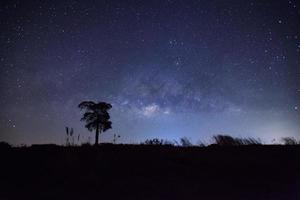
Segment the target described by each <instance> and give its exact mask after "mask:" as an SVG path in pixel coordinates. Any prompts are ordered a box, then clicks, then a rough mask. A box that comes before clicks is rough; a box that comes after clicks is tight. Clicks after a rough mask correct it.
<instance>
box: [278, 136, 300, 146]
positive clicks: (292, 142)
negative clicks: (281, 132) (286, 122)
mask: <svg viewBox="0 0 300 200" xmlns="http://www.w3.org/2000/svg"><path fill="white" fill-rule="evenodd" d="M281 140H282V142H283V144H284V145H297V144H299V143H298V142H297V140H296V139H295V138H294V137H283V138H281Z"/></svg>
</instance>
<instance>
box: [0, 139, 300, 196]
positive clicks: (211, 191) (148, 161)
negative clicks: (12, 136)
mask: <svg viewBox="0 0 300 200" xmlns="http://www.w3.org/2000/svg"><path fill="white" fill-rule="evenodd" d="M0 156H1V165H0V186H1V187H0V199H1V200H2V199H147V200H148V199H172V200H173V199H204V200H210V199H218V200H224V199H226V200H227V199H228V200H234V199H240V200H248V199H251V200H262V199H263V200H299V199H300V146H240V147H206V148H182V147H168V146H141V145H137V146H134V145H114V146H112V145H104V146H100V147H98V148H93V147H58V146H33V147H30V148H10V149H6V148H4V149H1V150H0Z"/></svg>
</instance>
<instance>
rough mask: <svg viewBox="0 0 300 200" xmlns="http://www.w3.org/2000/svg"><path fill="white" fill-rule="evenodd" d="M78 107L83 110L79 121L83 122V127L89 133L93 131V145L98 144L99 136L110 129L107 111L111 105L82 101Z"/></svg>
mask: <svg viewBox="0 0 300 200" xmlns="http://www.w3.org/2000/svg"><path fill="white" fill-rule="evenodd" d="M78 107H79V108H80V109H81V110H82V109H84V110H85V113H84V114H83V117H82V118H81V121H85V122H86V125H85V127H86V128H87V129H88V130H89V131H93V130H95V132H96V135H95V145H98V143H99V134H101V133H102V132H105V131H106V130H108V129H111V128H112V127H111V124H112V123H111V121H109V119H110V116H109V113H108V110H109V109H111V108H112V105H111V104H109V103H106V102H98V103H95V102H93V101H83V102H81V103H80V104H79V105H78Z"/></svg>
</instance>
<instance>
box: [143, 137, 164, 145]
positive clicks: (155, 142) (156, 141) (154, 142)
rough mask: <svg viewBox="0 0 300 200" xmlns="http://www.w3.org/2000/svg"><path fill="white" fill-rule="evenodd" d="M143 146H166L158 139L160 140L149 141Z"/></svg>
mask: <svg viewBox="0 0 300 200" xmlns="http://www.w3.org/2000/svg"><path fill="white" fill-rule="evenodd" d="M142 144H145V145H164V140H162V139H158V138H154V139H147V140H146V141H145V142H143V143H142Z"/></svg>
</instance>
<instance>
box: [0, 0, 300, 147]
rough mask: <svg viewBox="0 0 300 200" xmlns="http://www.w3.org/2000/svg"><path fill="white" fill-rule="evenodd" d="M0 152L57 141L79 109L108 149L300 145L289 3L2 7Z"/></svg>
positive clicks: (297, 44)
mask: <svg viewBox="0 0 300 200" xmlns="http://www.w3.org/2000/svg"><path fill="white" fill-rule="evenodd" d="M0 5H1V6H0V23H1V33H0V45H1V49H0V66H1V67H0V95H1V98H0V103H1V106H2V110H1V113H0V141H1V140H2V141H7V142H10V143H12V144H32V143H57V144H62V143H64V142H65V126H69V127H73V128H74V131H75V134H76V135H77V134H80V135H81V142H86V141H88V140H89V137H90V141H91V142H93V141H94V133H90V132H88V130H86V129H85V128H84V123H83V122H80V118H81V115H82V112H81V111H80V110H79V109H78V107H77V106H78V104H79V103H80V102H81V101H84V100H93V101H105V102H109V103H111V104H112V105H113V108H112V109H111V112H110V113H111V120H112V122H113V129H111V130H109V131H107V132H105V133H104V134H102V135H101V136H100V141H101V140H102V141H105V142H111V141H112V138H113V134H114V133H115V134H119V135H120V136H121V138H120V139H119V142H124V143H138V142H141V141H143V140H145V139H147V138H154V137H158V138H162V139H169V140H173V139H178V138H180V137H183V136H186V137H188V138H190V139H191V140H192V142H194V143H196V142H197V141H198V140H203V141H206V142H209V141H210V138H211V136H212V135H214V134H229V135H232V136H240V137H260V138H261V139H262V140H263V141H264V142H266V143H271V142H274V140H273V139H274V138H275V139H276V141H279V139H280V137H285V136H293V137H296V138H300V123H299V122H300V4H299V1H298V2H297V1H296V0H291V1H288V0H282V1H275V0H274V1H270V0H257V1H241V0H235V1H233V0H228V1H221V0H211V1H204V0H203V1H183V0H182V1H172V0H169V1H129V0H128V1H124V0H119V1H111V0H107V1H104V0H103V1H58V0H57V1H6V2H3V1H1V4H0Z"/></svg>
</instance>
